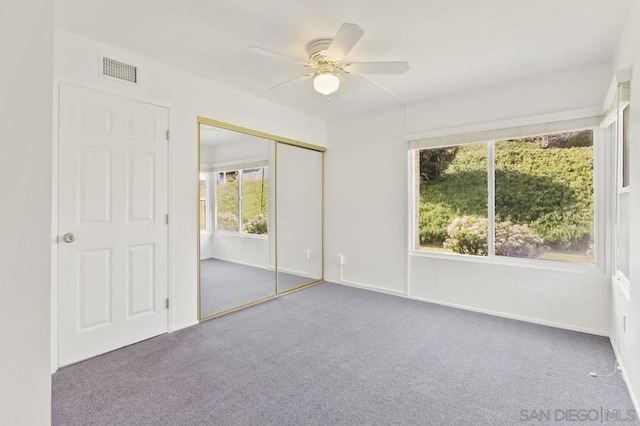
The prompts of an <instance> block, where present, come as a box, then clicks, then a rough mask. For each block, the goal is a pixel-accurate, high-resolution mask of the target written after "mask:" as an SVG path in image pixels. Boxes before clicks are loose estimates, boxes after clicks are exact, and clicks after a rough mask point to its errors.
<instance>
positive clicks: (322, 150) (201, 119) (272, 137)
mask: <svg viewBox="0 0 640 426" xmlns="http://www.w3.org/2000/svg"><path fill="white" fill-rule="evenodd" d="M203 124H204V125H207V126H212V127H217V128H220V129H225V130H231V131H234V132H238V133H244V134H246V135H250V136H256V137H259V138H263V139H267V140H272V141H274V142H275V153H276V155H275V162H276V164H275V167H274V169H275V187H274V197H275V198H276V200H275V204H274V205H275V211H274V216H275V218H276V220H275V221H274V223H275V224H276V225H275V230H274V231H275V232H274V234H275V241H274V247H275V256H274V258H275V262H274V274H275V294H273V295H270V296H267V297H263V298H260V299H257V300H253V301H250V302H247V303H243V304H241V305H238V306H235V307H233V308H229V309H225V310H222V311H220V312H214V313H212V314H209V315H206V316H204V317H203V316H202V312H201V294H200V292H201V286H202V284H201V281H200V261H201V259H200V197H199V196H197V197H196V206H197V209H196V211H197V212H198V220H197V221H196V226H197V234H196V235H197V236H198V238H197V259H196V260H197V262H198V264H197V266H198V268H197V271H198V273H197V280H198V296H197V297H198V300H197V306H198V321H200V322H202V321H206V320H210V319H213V318H217V317H219V316H221V315H225V314H228V313H231V312H235V311H238V310H240V309H244V308H247V307H249V306H253V305H257V304H259V303H262V302H265V301H267V300H271V299H274V298H276V297H279V296H283V295H285V294H289V293H293V292H295V291H298V290H302V289H305V288H308V287H311V286H314V285H317V284H319V283H321V282H323V281H324V153H325V152H326V150H327V149H326V148H325V147H323V146H320V145H314V144H310V143H307V142H301V141H297V140H294V139H289V138H285V137H282V136H277V135H272V134H269V133H264V132H260V131H257V130H253V129H248V128H246V127H240V126H236V125H234V124H229V123H225V122H223V121H217V120H213V119H210V118H206V117H200V116H198V118H197V126H198V132H197V134H198V137H197V144H198V146H197V153H198V155H197V170H198V173H199V172H200V147H201V144H200V128H201V126H202V125H203ZM278 144H285V145H291V146H295V147H299V148H304V149H309V150H311V151H317V152H319V153H321V154H322V156H321V161H322V164H321V168H322V194H321V197H322V201H321V205H322V212H321V221H322V238H321V247H322V249H321V263H322V269H321V277H320V278H319V279H316V280H313V281H310V282H307V283H304V284H302V285H300V286H298V287H294V288H291V289H288V290H286V291H283V292H278V230H277V222H278V221H277V217H278V203H277V191H278V184H277V182H278V177H277V176H278V164H277V163H278V155H277V151H278ZM196 185H197V189H198V190H197V192H196V194H199V193H200V182H199V179H196Z"/></svg>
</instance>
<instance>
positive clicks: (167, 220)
mask: <svg viewBox="0 0 640 426" xmlns="http://www.w3.org/2000/svg"><path fill="white" fill-rule="evenodd" d="M164 224H165V225H168V224H169V215H168V214H166V215H165V216H164Z"/></svg>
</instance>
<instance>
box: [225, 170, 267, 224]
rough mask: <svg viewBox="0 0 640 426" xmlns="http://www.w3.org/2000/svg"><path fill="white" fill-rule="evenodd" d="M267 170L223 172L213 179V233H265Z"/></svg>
mask: <svg viewBox="0 0 640 426" xmlns="http://www.w3.org/2000/svg"><path fill="white" fill-rule="evenodd" d="M267 174H268V169H267V167H266V166H263V167H256V168H251V169H241V170H227V171H220V172H217V175H216V229H218V230H223V231H234V232H243V233H247V234H259V235H266V234H267V233H268V224H269V217H268V207H269V206H268V199H269V194H268V192H269V187H268V177H267Z"/></svg>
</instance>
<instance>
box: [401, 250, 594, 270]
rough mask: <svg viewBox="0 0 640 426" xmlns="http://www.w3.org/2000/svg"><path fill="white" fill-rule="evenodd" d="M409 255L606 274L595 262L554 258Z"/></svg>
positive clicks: (416, 253) (414, 251) (447, 254)
mask: <svg viewBox="0 0 640 426" xmlns="http://www.w3.org/2000/svg"><path fill="white" fill-rule="evenodd" d="M409 256H414V257H426V258H432V259H441V260H449V261H460V262H475V263H484V264H487V265H499V266H514V267H519V268H532V269H544V270H550V271H558V272H574V273H581V274H590V275H602V276H603V275H605V272H604V271H603V270H602V269H600V268H599V267H598V266H596V265H594V264H580V263H566V262H559V261H553V260H536V259H520V258H515V257H507V256H496V257H487V256H475V255H468V254H454V253H434V252H428V251H422V250H420V251H418V250H410V251H409Z"/></svg>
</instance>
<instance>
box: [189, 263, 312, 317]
mask: <svg viewBox="0 0 640 426" xmlns="http://www.w3.org/2000/svg"><path fill="white" fill-rule="evenodd" d="M200 280H201V283H202V284H201V287H200V298H201V305H200V309H201V311H200V312H201V314H202V316H203V317H204V316H207V315H210V314H213V313H216V312H220V311H224V310H226V309H230V308H235V307H236V306H240V305H242V304H245V303H249V302H253V301H255V300H258V299H262V298H264V297H267V296H270V295H273V294H275V281H276V277H275V273H274V271H270V270H268V269H263V268H257V267H254V266H248V265H242V264H240V263H233V262H227V261H224V260H220V259H204V260H201V261H200ZM309 281H310V279H309V278H306V277H301V276H298V275H293V274H287V273H283V272H279V273H278V290H279V291H280V293H282V292H284V291H286V290H289V289H291V288H295V287H298V286H300V285H302V284H304V283H306V282H309Z"/></svg>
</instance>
